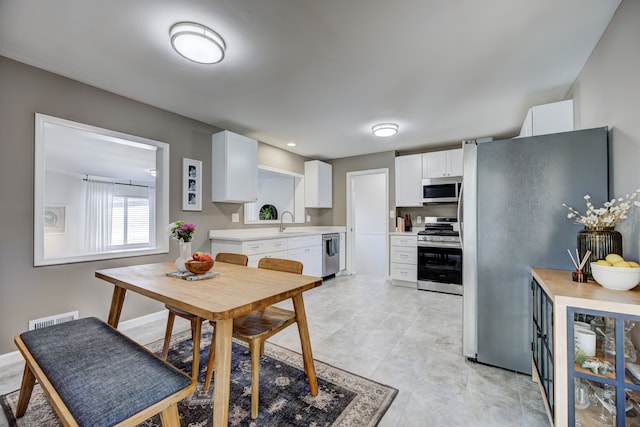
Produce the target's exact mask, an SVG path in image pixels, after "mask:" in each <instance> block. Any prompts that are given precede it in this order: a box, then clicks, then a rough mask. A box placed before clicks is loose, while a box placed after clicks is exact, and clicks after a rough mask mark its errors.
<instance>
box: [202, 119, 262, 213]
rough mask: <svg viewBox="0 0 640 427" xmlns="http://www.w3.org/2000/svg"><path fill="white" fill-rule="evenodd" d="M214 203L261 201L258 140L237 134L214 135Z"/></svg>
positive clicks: (212, 177) (212, 192) (212, 162)
mask: <svg viewBox="0 0 640 427" xmlns="http://www.w3.org/2000/svg"><path fill="white" fill-rule="evenodd" d="M211 144H212V145H211V165H212V166H211V167H212V171H211V200H212V201H214V202H232V203H245V202H255V201H256V200H257V199H258V141H256V140H255V139H251V138H247V137H246V136H243V135H238V134H237V133H233V132H229V131H226V130H225V131H222V132H218V133H215V134H213V137H212V142H211Z"/></svg>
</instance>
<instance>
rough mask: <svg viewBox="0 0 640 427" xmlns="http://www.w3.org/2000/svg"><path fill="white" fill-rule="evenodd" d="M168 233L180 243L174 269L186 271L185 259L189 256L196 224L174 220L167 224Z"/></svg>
mask: <svg viewBox="0 0 640 427" xmlns="http://www.w3.org/2000/svg"><path fill="white" fill-rule="evenodd" d="M168 230H169V235H170V236H171V238H172V239H173V240H175V241H176V242H178V244H179V245H180V256H179V257H178V259H176V269H177V270H178V271H180V272H185V271H187V268H186V267H185V265H184V262H185V261H188V260H189V259H190V258H191V240H192V239H193V235H194V234H195V232H196V226H195V225H193V224H187V223H185V222H184V221H176V222H172V223H171V224H169V227H168Z"/></svg>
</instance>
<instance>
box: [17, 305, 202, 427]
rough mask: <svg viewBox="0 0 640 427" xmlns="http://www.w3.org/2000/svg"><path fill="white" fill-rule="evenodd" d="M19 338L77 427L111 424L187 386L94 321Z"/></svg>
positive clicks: (184, 379)
mask: <svg viewBox="0 0 640 427" xmlns="http://www.w3.org/2000/svg"><path fill="white" fill-rule="evenodd" d="M20 336H21V338H22V340H23V341H24V343H25V345H26V346H27V347H28V348H29V351H30V352H31V354H32V355H33V357H34V358H35V360H36V361H37V362H38V365H39V366H40V367H41V368H42V370H43V371H44V373H45V375H46V376H47V378H48V379H49V381H50V382H51V384H52V385H53V386H54V387H55V389H56V390H57V392H58V394H59V395H60V397H61V398H62V400H63V401H64V402H65V404H66V405H67V407H68V408H69V410H70V411H71V413H72V414H73V416H74V418H75V419H76V421H77V422H78V424H80V425H81V426H91V427H96V426H110V425H113V424H116V423H118V422H120V421H122V420H124V419H126V418H129V417H130V416H132V415H133V414H135V413H137V412H140V411H141V410H143V409H145V408H147V407H149V406H151V405H153V404H154V403H156V402H158V401H160V400H162V399H164V398H166V397H168V396H170V395H171V394H174V393H176V392H178V391H179V390H181V389H183V388H185V387H187V386H188V385H189V384H190V383H191V379H190V378H189V377H188V376H186V375H185V374H184V373H182V372H181V371H179V370H178V369H176V368H174V367H172V366H170V365H168V364H167V363H165V362H164V361H162V360H160V359H158V358H157V357H155V356H153V355H152V354H150V353H149V352H147V351H146V350H145V349H144V348H143V347H141V346H140V345H139V344H137V343H135V342H133V341H131V340H130V339H129V338H127V337H126V336H124V335H122V334H121V333H119V332H118V331H116V330H114V329H113V328H111V327H110V326H109V325H107V324H106V323H104V322H102V321H100V320H98V319H96V318H95V317H89V318H84V319H79V320H74V321H71V322H66V323H61V324H59V325H55V326H49V327H46V328H42V329H36V330H33V331H29V332H24V333H22V334H21V335H20Z"/></svg>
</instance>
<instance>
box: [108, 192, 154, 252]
mask: <svg viewBox="0 0 640 427" xmlns="http://www.w3.org/2000/svg"><path fill="white" fill-rule="evenodd" d="M148 243H149V199H148V198H142V197H131V196H114V198H113V209H112V217H111V245H112V246H130V245H136V246H137V245H144V244H148Z"/></svg>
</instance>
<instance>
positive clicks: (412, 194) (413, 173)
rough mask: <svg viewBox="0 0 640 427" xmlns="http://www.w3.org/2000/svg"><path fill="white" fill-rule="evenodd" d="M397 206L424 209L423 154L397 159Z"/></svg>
mask: <svg viewBox="0 0 640 427" xmlns="http://www.w3.org/2000/svg"><path fill="white" fill-rule="evenodd" d="M395 160H396V162H395V165H396V206H420V207H422V182H421V181H422V154H412V155H409V156H399V157H396V159H395Z"/></svg>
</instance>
